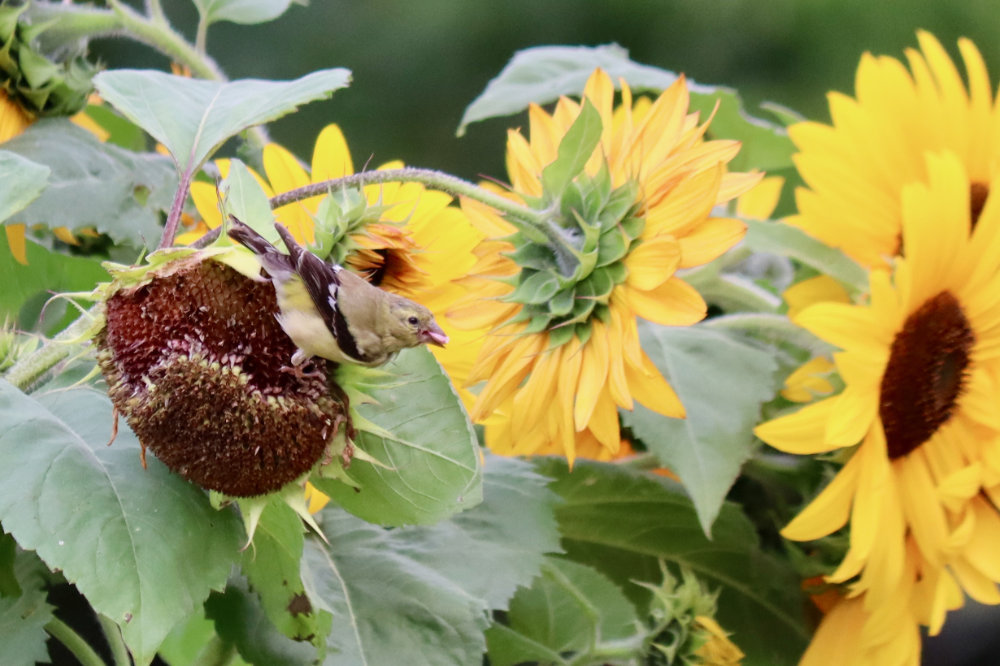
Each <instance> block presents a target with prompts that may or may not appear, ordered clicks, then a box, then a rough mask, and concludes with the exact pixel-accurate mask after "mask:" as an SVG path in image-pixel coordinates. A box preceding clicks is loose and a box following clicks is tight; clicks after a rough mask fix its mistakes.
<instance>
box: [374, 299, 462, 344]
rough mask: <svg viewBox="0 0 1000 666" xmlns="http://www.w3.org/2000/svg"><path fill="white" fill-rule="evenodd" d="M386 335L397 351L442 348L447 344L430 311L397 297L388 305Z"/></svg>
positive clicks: (446, 337)
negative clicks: (418, 347) (423, 347)
mask: <svg viewBox="0 0 1000 666" xmlns="http://www.w3.org/2000/svg"><path fill="white" fill-rule="evenodd" d="M388 311H389V321H388V322H387V323H388V326H387V330H386V333H387V334H388V337H389V338H390V339H391V340H392V344H393V346H398V348H399V349H404V348H406V347H416V346H417V345H422V344H431V345H437V346H439V347H443V346H444V345H445V343H447V342H448V336H447V335H445V333H444V331H442V330H441V327H440V326H438V325H437V322H435V321H434V315H432V314H431V311H430V310H428V309H427V308H425V307H424V306H423V305H420V304H419V303H414V302H413V301H411V300H409V299H406V298H403V297H401V296H397V297H396V298H393V299H391V302H390V304H389V310H388Z"/></svg>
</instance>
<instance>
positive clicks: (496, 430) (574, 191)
mask: <svg viewBox="0 0 1000 666" xmlns="http://www.w3.org/2000/svg"><path fill="white" fill-rule="evenodd" d="M621 88H622V103H621V105H620V106H619V107H618V108H617V109H615V108H614V105H613V102H614V96H615V89H614V85H613V84H612V81H611V79H610V77H609V76H608V75H607V74H605V73H604V72H603V71H601V70H597V71H595V72H594V74H593V75H592V76H591V77H590V78H589V80H588V82H587V84H586V87H585V89H584V93H583V97H584V100H586V101H585V102H584V103H583V104H581V103H578V102H576V101H574V100H570V99H568V98H566V97H563V98H561V99H560V100H559V101H558V102H557V104H556V106H555V109H554V112H553V113H551V114H549V113H547V112H546V111H544V110H543V109H542V108H540V107H538V106H534V105H533V106H531V107H530V109H529V137H530V138H525V137H524V136H522V135H521V134H520V132H519V131H515V130H512V131H510V132H509V134H508V143H507V171H508V174H509V177H510V181H511V192H508V193H507V196H509V197H511V198H513V199H516V200H518V201H521V202H526V203H529V204H534V205H535V206H536V209H538V208H543V207H545V203H544V202H546V201H548V200H547V199H546V197H553V196H558V197H561V198H560V199H559V201H558V202H557V203H558V205H555V204H554V205H553V206H552V207H550V208H549V209H550V210H551V209H553V208H560V211H561V214H560V215H558V216H557V217H556V218H554V219H552V220H551V226H550V227H549V228H548V229H549V230H548V232H547V233H548V238H549V239H552V238H558V239H563V240H564V241H565V243H566V246H565V247H557V246H556V245H555V243H554V242H552V243H548V244H546V243H545V242H539V241H538V240H537V239H538V235H537V234H534V235H533V234H532V232H521V231H519V227H517V226H515V225H514V224H512V223H511V222H510V221H509V220H507V219H504V218H501V217H500V216H499V215H498V214H497V213H496V212H495V211H494V210H493V209H491V208H489V207H488V206H485V205H483V204H481V203H478V202H474V201H471V200H468V199H464V200H463V201H462V207H463V208H464V209H465V210H466V212H467V213H468V216H469V219H470V220H471V221H472V223H473V225H474V226H476V228H477V229H479V231H480V232H481V233H482V234H483V235H484V236H485V238H484V240H483V241H482V242H481V243H480V244H479V245H478V247H477V248H476V256H477V258H478V262H477V264H476V266H475V268H474V269H473V270H472V273H471V274H470V275H469V277H467V278H465V279H463V280H462V281H461V283H462V285H463V286H464V287H465V288H466V289H467V290H468V293H469V296H468V298H467V300H466V302H465V303H463V304H460V305H458V306H456V307H454V308H452V309H451V310H450V311H449V314H450V316H451V317H452V319H453V321H454V322H455V323H456V326H464V327H467V328H470V329H478V330H485V331H487V333H486V334H485V336H484V338H483V340H482V345H481V349H480V350H479V353H478V356H477V359H476V362H475V363H474V365H473V367H472V368H471V370H469V372H468V373H467V374H466V375H464V380H465V382H466V383H467V384H468V385H475V384H477V383H479V382H482V383H483V384H482V386H481V390H480V391H479V394H478V397H477V399H476V402H475V405H474V406H473V409H472V417H473V419H474V420H476V421H478V422H481V423H485V424H486V439H487V442H488V444H489V445H490V447H491V448H492V449H493V450H494V451H497V452H499V453H504V454H532V453H542V452H545V453H548V452H561V453H563V454H565V455H566V456H567V458H568V459H569V460H570V461H571V462H572V460H573V459H574V458H575V457H576V456H577V455H581V454H586V455H587V456H588V457H597V458H600V457H604V455H602V453H601V451H600V449H602V448H603V449H607V450H608V452H610V453H611V454H614V453H616V452H617V451H618V450H619V448H620V447H621V442H622V439H621V436H620V432H619V425H618V412H617V408H619V407H621V408H624V409H632V408H633V406H634V402H635V401H638V402H640V403H642V404H643V405H645V406H647V407H649V408H650V409H653V410H655V411H657V412H659V413H661V414H665V415H667V416H672V417H683V416H684V407H683V406H682V405H681V403H680V400H679V399H678V398H677V395H676V393H675V392H674V390H673V389H672V388H671V386H670V384H668V383H667V381H666V379H664V378H663V376H662V375H661V374H660V372H659V370H657V368H656V366H655V365H654V364H653V362H652V361H651V360H650V358H649V357H648V356H647V355H646V354H645V352H644V351H643V350H642V348H641V346H640V344H639V335H638V329H637V326H636V319H637V317H642V318H644V319H647V320H649V321H652V322H655V323H658V324H664V325H672V326H686V325H689V324H693V323H695V322H698V321H700V320H701V319H702V318H704V316H705V311H706V305H705V302H704V300H703V299H702V298H701V296H700V295H699V294H698V293H697V292H696V291H695V290H694V289H693V288H692V287H690V286H689V285H688V284H687V283H685V282H684V281H683V280H681V279H680V278H679V277H677V275H676V274H675V273H676V271H677V270H678V269H681V268H688V267H691V266H697V265H700V264H703V263H706V262H708V261H711V260H712V259H714V258H716V257H718V256H719V255H721V254H722V253H723V252H725V251H726V250H728V249H729V248H731V247H732V246H733V245H734V244H736V243H737V242H738V241H739V240H740V239H741V238H742V237H743V234H744V233H745V225H744V224H743V223H742V222H740V221H739V220H735V219H729V218H723V217H713V216H712V209H713V208H714V207H715V206H717V205H720V204H725V203H727V202H729V201H730V200H732V199H733V198H734V197H736V196H738V195H739V194H741V193H743V192H745V191H746V190H748V189H750V188H751V187H752V186H753V185H754V184H756V182H757V181H759V180H760V175H759V174H744V173H728V172H727V170H726V164H727V163H728V162H729V161H730V160H731V159H732V158H733V157H734V156H735V155H736V154H737V152H738V151H739V144H738V143H737V142H733V141H707V140H705V138H704V134H705V131H706V129H707V126H708V123H707V122H705V123H699V119H698V114H696V113H693V114H689V113H688V89H687V84H686V82H685V80H684V78H683V77H680V78H679V79H678V80H677V82H676V83H675V84H673V85H672V86H671V87H669V88H668V89H667V90H665V91H663V93H662V94H661V95H660V96H659V97H658V98H657V99H656V100H655V101H650V100H648V99H645V98H641V99H638V100H635V101H634V102H633V99H632V93H631V91H630V90H629V87H628V85H626V84H625V83H624V82H622V85H621ZM584 104H589V105H592V106H593V108H594V109H596V111H597V112H598V114H599V116H600V119H601V122H602V132H601V137H600V141H599V142H598V144H597V145H596V147H595V148H594V150H593V153H592V154H591V156H590V158H589V160H588V162H587V165H586V167H585V168H584V170H583V173H581V174H579V175H577V176H576V177H575V179H574V180H573V182H572V183H571V186H570V188H569V190H567V193H564V194H558V193H552V192H546V191H545V188H544V186H543V178H542V171H543V170H544V169H545V167H546V166H547V165H549V164H551V163H552V162H553V161H554V160H555V159H556V157H557V152H558V149H559V145H560V142H561V141H562V139H563V138H564V137H565V136H566V134H567V131H568V130H569V129H570V127H571V126H572V125H573V123H574V121H576V120H577V119H578V118H579V116H580V114H581V112H582V109H583V108H584ZM571 195H573V197H575V198H572V197H571ZM588 202H589V203H588ZM584 238H590V239H591V240H592V241H593V244H592V245H587V244H580V243H581V241H580V239H584ZM533 239H534V240H533ZM595 239H598V240H595ZM574 243H577V244H580V246H579V247H576V246H574ZM570 255H572V256H574V257H576V256H579V257H582V258H580V259H578V260H575V259H567V257H569V256H570ZM446 367H447V366H446ZM448 369H449V371H450V372H452V376H453V377H457V376H460V375H461V374H462V373H460V372H454V371H452V368H448Z"/></svg>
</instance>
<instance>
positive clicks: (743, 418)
mask: <svg viewBox="0 0 1000 666" xmlns="http://www.w3.org/2000/svg"><path fill="white" fill-rule="evenodd" d="M639 335H640V341H641V342H642V348H643V349H644V350H645V351H646V353H647V354H649V357H650V359H652V361H653V363H654V364H656V367H657V368H659V370H660V372H662V373H663V374H664V375H665V376H666V377H667V378H669V380H670V383H671V385H672V386H673V387H674V389H675V390H676V391H677V395H678V396H679V397H680V399H681V402H682V403H683V404H684V408H685V409H686V410H687V418H685V419H672V418H669V417H666V416H663V415H661V414H658V413H656V412H654V411H652V410H649V409H646V408H645V407H643V406H642V405H636V408H635V411H632V412H628V411H622V419H623V421H624V423H625V425H627V426H628V427H629V428H631V429H632V432H633V433H635V435H636V436H637V437H638V438H639V439H640V440H642V442H643V443H644V444H645V445H646V446H647V447H648V448H649V450H650V451H652V452H653V453H655V454H656V456H657V458H659V460H660V462H661V463H662V464H663V466H664V467H668V468H670V469H671V470H673V471H674V472H675V473H676V474H677V476H679V477H680V478H681V481H682V482H683V483H684V487H685V489H687V491H688V493H689V494H690V495H691V498H692V499H693V500H694V506H695V508H696V509H697V510H698V518H699V519H700V520H701V525H702V528H703V529H704V530H705V533H706V534H710V533H711V527H712V521H713V520H715V517H716V515H717V514H718V512H719V507H721V506H722V502H723V501H724V500H725V498H726V493H727V492H728V491H729V488H730V487H731V486H732V485H733V482H734V481H735V480H736V477H737V476H739V473H740V468H741V467H742V465H743V463H744V462H745V461H746V460H747V459H748V458H749V457H750V456H751V455H752V454H753V452H754V450H755V448H756V446H757V445H756V440H755V438H754V436H753V434H752V431H753V426H755V425H756V424H757V422H758V421H759V420H760V406H761V404H763V403H765V402H767V401H768V400H770V399H771V398H773V397H774V393H775V391H776V390H777V387H778V384H779V381H778V378H777V372H778V364H777V362H776V361H775V360H774V358H773V355H772V353H771V352H770V351H768V350H766V349H763V348H760V347H756V346H751V345H750V344H748V343H747V342H746V340H745V339H743V338H740V337H739V336H738V334H734V333H730V332H729V331H726V330H720V329H709V328H706V327H704V326H693V327H688V328H677V327H670V326H657V325H655V324H650V323H648V322H642V324H641V325H640V327H639Z"/></svg>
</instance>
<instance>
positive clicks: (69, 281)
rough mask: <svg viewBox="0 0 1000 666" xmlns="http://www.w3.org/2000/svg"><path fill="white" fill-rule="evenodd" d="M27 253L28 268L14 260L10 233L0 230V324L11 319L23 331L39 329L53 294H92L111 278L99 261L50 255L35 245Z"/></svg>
mask: <svg viewBox="0 0 1000 666" xmlns="http://www.w3.org/2000/svg"><path fill="white" fill-rule="evenodd" d="M25 250H26V254H27V257H28V265H27V266H24V265H22V264H20V263H18V262H16V261H14V260H13V259H12V258H11V255H10V246H9V245H8V244H7V234H5V233H3V232H2V231H0V284H2V285H3V288H2V289H0V321H2V320H4V319H7V318H10V319H11V320H13V321H16V322H17V325H18V328H20V329H22V330H35V329H36V326H38V325H39V315H40V314H41V311H42V307H43V306H44V305H45V302H46V301H48V300H49V299H50V298H51V297H52V292H75V291H90V290H91V289H93V288H94V286H95V285H96V284H97V283H98V282H102V281H104V282H106V281H107V279H108V272H107V271H106V270H104V268H103V267H101V264H100V262H99V261H97V260H96V259H91V258H88V257H73V256H68V255H65V254H59V253H58V252H51V251H49V250H46V249H45V248H43V247H41V246H40V245H38V244H37V243H32V242H28V243H27V244H26V247H25ZM51 308H52V306H50V309H51ZM46 314H48V312H47V313H46ZM74 315H75V310H74ZM45 328H46V330H48V327H45Z"/></svg>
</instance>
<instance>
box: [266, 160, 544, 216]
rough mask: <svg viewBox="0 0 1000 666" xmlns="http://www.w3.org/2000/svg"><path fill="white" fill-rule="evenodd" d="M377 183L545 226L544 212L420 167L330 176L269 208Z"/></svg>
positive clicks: (282, 197)
mask: <svg viewBox="0 0 1000 666" xmlns="http://www.w3.org/2000/svg"><path fill="white" fill-rule="evenodd" d="M379 183H420V184H422V185H426V186H427V187H430V188H432V189H435V190H440V191H441V192H446V193H448V194H451V195H452V196H456V197H468V198H470V199H475V200H476V201H480V202H482V203H484V204H486V205H487V206H491V207H493V208H496V209H497V210H499V211H501V212H503V213H506V214H508V215H510V216H512V217H516V218H517V219H519V220H522V221H524V222H527V223H528V224H531V225H532V226H535V227H537V228H539V229H543V230H544V226H545V215H544V214H543V213H541V212H539V211H537V210H535V209H533V208H529V207H528V206H525V205H523V204H519V203H517V202H516V201H511V200H510V199H508V198H506V197H503V196H500V195H499V194H495V193H493V192H490V191H488V190H484V189H483V188H481V187H479V186H478V185H475V184H473V183H470V182H469V181H467V180H462V179H461V178H458V177H456V176H452V175H451V174H447V173H444V172H441V171H436V170H434V169H422V168H419V167H403V168H402V169H384V170H379V171H363V172H361V173H356V174H353V175H350V176H344V177H342V178H333V179H331V180H325V181H322V182H319V183H312V184H310V185H305V186H303V187H299V188H296V189H294V190H289V191H288V192H284V193H282V194H279V195H277V196H275V197H273V198H272V199H271V208H280V207H282V206H285V205H287V204H290V203H294V202H296V201H302V200H304V199H309V198H312V197H315V196H319V195H321V194H326V193H327V192H328V191H329V190H332V189H338V188H342V187H362V186H364V185H376V184H379Z"/></svg>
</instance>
